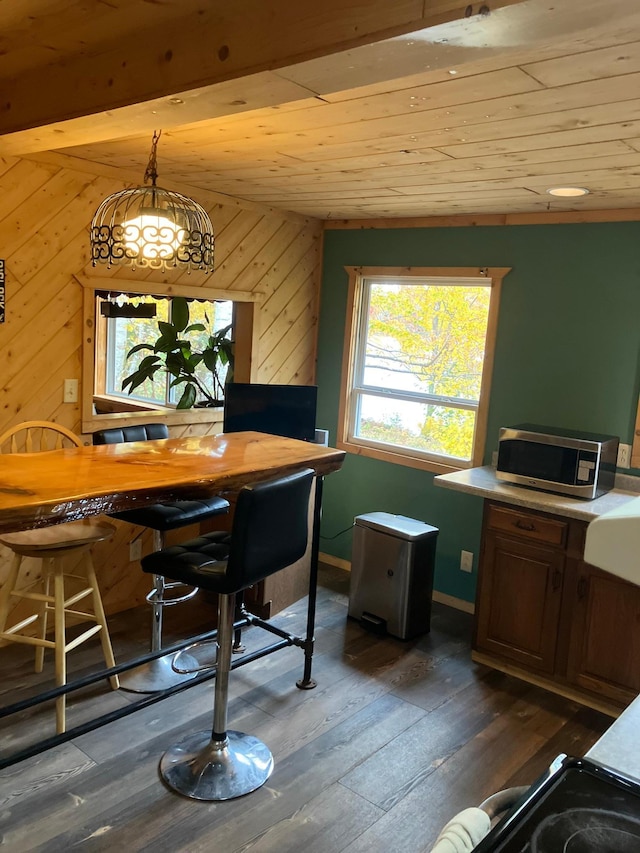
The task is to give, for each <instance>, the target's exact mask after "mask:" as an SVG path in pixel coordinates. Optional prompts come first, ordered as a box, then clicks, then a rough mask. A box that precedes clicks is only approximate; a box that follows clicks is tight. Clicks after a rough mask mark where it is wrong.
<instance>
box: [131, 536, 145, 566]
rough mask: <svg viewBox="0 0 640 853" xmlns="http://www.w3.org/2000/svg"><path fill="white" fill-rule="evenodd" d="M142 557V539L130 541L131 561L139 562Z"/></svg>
mask: <svg viewBox="0 0 640 853" xmlns="http://www.w3.org/2000/svg"><path fill="white" fill-rule="evenodd" d="M141 559H142V539H140V538H138V539H134V540H133V542H129V562H130V563H137V562H138V561H140V560H141Z"/></svg>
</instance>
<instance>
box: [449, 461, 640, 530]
mask: <svg viewBox="0 0 640 853" xmlns="http://www.w3.org/2000/svg"><path fill="white" fill-rule="evenodd" d="M433 482H434V483H435V485H436V486H442V487H443V488H445V489H453V490H454V491H457V492H464V493H465V494H468V495H478V496H479V497H482V498H490V499H492V500H496V501H502V502H503V503H508V504H513V505H515V506H522V507H526V508H527V509H537V510H540V511H541V512H550V513H553V514H555V515H564V516H568V517H569V518H577V519H579V520H581V521H593V519H594V518H597V517H598V516H599V515H602V514H603V513H604V512H609V510H612V509H615V508H616V507H619V506H621V505H622V504H623V503H626V502H627V501H629V500H631V499H632V498H636V497H638V494H639V493H640V477H631V476H628V475H618V476H616V488H615V489H612V490H611V491H610V492H607V494H606V495H602V497H600V498H595V499H594V500H592V501H585V500H580V499H579V498H569V497H564V496H563V495H554V494H551V492H540V491H538V490H537V489H527V488H525V487H524V486H512V485H511V484H509V483H503V482H501V481H499V480H497V479H496V474H495V468H492V467H491V466H489V465H486V466H485V467H483V468H468V469H467V470H465V471H456V472H454V473H453V474H439V475H437V476H436V477H434V478H433ZM618 486H619V487H618Z"/></svg>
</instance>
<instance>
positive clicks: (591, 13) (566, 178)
mask: <svg viewBox="0 0 640 853" xmlns="http://www.w3.org/2000/svg"><path fill="white" fill-rule="evenodd" d="M86 5H88V4H86V3H81V2H77V3H76V6H77V7H78V8H80V7H85V6H86ZM89 5H90V4H89ZM557 5H558V6H559V7H561V8H559V9H556V8H554V7H552V6H551V5H549V4H548V3H544V2H541V0H526V2H522V3H517V4H514V5H510V6H506V7H504V8H501V9H498V10H497V11H495V12H493V11H492V12H491V14H490V15H486V16H475V17H472V18H469V20H461V21H453V22H450V23H446V24H441V25H439V26H436V27H432V28H429V29H424V30H421V31H420V32H417V33H413V34H408V35H402V36H395V37H393V38H390V39H386V40H382V41H379V42H376V43H375V44H369V45H363V46H356V47H352V48H349V49H347V50H342V51H340V52H338V53H333V54H332V55H331V56H328V57H327V56H324V57H322V56H321V57H318V58H313V59H309V60H307V61H304V62H298V63H296V64H294V65H288V66H284V67H279V68H277V69H276V70H268V71H260V72H256V73H255V74H252V75H250V76H242V77H238V78H235V79H234V80H232V81H227V82H224V83H220V84H219V87H221V88H219V89H218V98H217V101H216V103H215V106H211V109H210V112H209V113H207V112H206V107H205V106H204V104H203V98H202V97H201V92H199V90H192V91H190V92H188V93H180V97H173V98H166V97H165V98H163V99H161V101H160V103H159V104H158V105H157V106H158V109H157V110H156V111H155V113H154V112H153V110H151V109H146V110H140V109H139V108H138V110H137V112H135V113H134V112H131V110H133V109H135V108H134V107H128V108H125V110H126V109H129V110H130V112H129V113H126V112H125V113H123V114H122V115H123V117H124V118H123V120H122V122H121V124H120V127H119V130H118V132H117V133H113V136H114V138H111V139H104V130H101V131H100V132H99V133H96V134H95V135H94V136H92V134H91V132H90V130H89V129H88V128H89V126H90V125H89V123H88V122H89V119H83V120H82V121H84V122H85V124H84V125H82V128H83V129H82V131H81V132H79V133H77V134H76V135H75V136H74V134H73V131H74V128H73V122H69V121H68V122H66V123H65V124H64V125H63V126H61V127H62V130H61V131H60V133H61V135H62V136H63V137H64V133H65V132H67V139H69V138H70V139H72V140H73V141H74V142H75V141H78V142H82V144H73V145H67V146H65V147H64V148H59V146H56V147H58V150H60V151H62V152H63V153H64V154H66V155H70V156H72V157H74V158H78V161H86V162H85V168H88V167H89V165H95V164H97V165H98V166H100V167H115V168H117V169H119V170H122V171H123V174H124V173H126V174H127V175H128V176H129V178H130V179H131V180H132V181H136V179H137V180H138V181H141V178H142V175H143V173H144V168H145V165H146V161H147V157H148V152H149V146H150V137H151V133H150V128H151V127H152V126H153V124H154V122H157V123H158V124H160V123H161V124H162V127H163V135H162V139H161V142H160V146H159V152H158V154H159V156H158V167H159V172H160V180H159V183H160V184H162V183H165V184H170V185H173V184H180V185H183V186H184V185H190V186H191V187H193V188H194V190H197V189H198V188H201V189H203V190H207V191H212V192H217V193H220V194H223V195H227V196H232V197H234V198H238V199H243V200H246V201H250V202H257V203H259V204H261V205H266V206H269V207H273V208H276V209H282V210H288V211H293V212H297V213H300V214H303V215H307V216H313V217H318V218H321V219H367V218H395V217H426V216H442V215H454V214H492V213H527V212H541V211H546V210H553V211H565V210H578V211H588V210H611V209H626V208H640V4H638V3H637V0H611V1H610V2H608V3H605V4H602V3H600V2H595V0H564V2H563V3H561V4H557ZM136 10H138V5H136ZM134 20H136V21H137V20H138V19H137V18H135V19H134ZM176 24H177V21H176V19H173V25H174V26H175V25H176ZM10 48H11V45H4V49H5V50H7V49H9V54H8V55H11V52H10ZM6 56H7V54H6V53H5V57H6ZM16 63H17V64H16V68H19V69H21V70H24V67H25V64H26V59H25V56H24V51H23V52H22V53H20V54H19V55H18V56H17V59H16ZM10 66H11V64H10V62H8V61H7V60H6V58H5V60H4V65H2V62H0V70H2V68H3V67H5V68H9V67H10ZM203 115H211V116H212V117H211V118H206V119H205V120H202V116H203ZM127 116H128V117H129V119H130V120H129V121H128V122H127V121H126V120H125V119H126V118H127ZM95 121H96V127H98V126H99V123H100V119H99V117H98V118H96V119H95ZM79 126H80V125H78V127H79ZM63 131H64V132H63ZM69 134H70V135H69ZM18 136H19V134H18ZM115 137H117V138H115ZM42 138H43V139H51V138H52V137H50V136H49V137H47V136H46V132H44V133H43V134H42ZM58 138H60V136H59V137H58ZM5 139H6V141H7V145H6V146H5V148H4V149H3V145H2V143H3V140H2V138H0V154H2V153H3V151H4V152H5V153H6V154H16V153H21V152H20V151H19V145H20V143H19V142H18V143H16V142H15V141H14V142H12V139H13V137H12V136H11V135H9V136H7V137H6V138H5ZM84 140H86V141H84ZM16 145H17V148H16ZM29 145H30V146H31V150H32V151H33V150H35V149H37V148H38V145H37V144H35V145H34V144H33V139H31V141H30V142H29ZM39 147H40V148H42V147H43V146H42V144H41V145H40V146H39ZM48 147H49V148H50V149H51V148H53V147H54V146H53V145H51V144H49V145H48ZM25 153H27V154H28V153H30V152H25ZM33 156H38V155H35V154H34V155H33ZM39 156H43V155H39ZM136 176H139V177H138V178H136ZM566 185H570V186H578V187H585V188H587V189H588V190H589V194H588V195H586V196H584V197H582V198H577V199H576V198H569V199H561V198H555V197H552V196H551V195H549V194H548V193H547V190H548V189H549V188H550V187H554V186H566Z"/></svg>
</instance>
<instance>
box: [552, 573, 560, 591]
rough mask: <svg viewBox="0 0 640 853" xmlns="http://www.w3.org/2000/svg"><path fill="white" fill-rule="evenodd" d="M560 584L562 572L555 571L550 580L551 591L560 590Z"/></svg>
mask: <svg viewBox="0 0 640 853" xmlns="http://www.w3.org/2000/svg"><path fill="white" fill-rule="evenodd" d="M561 584H562V572H561V571H560V570H559V569H556V570H555V572H554V573H553V577H552V578H551V586H552V587H553V589H560V585H561Z"/></svg>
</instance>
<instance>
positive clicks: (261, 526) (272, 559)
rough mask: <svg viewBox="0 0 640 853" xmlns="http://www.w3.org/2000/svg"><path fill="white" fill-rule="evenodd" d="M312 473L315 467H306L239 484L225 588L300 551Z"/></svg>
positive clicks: (242, 584)
mask: <svg viewBox="0 0 640 853" xmlns="http://www.w3.org/2000/svg"><path fill="white" fill-rule="evenodd" d="M313 477H314V472H313V470H311V469H305V470H304V471H298V472H297V473H295V474H290V475H289V476H285V477H281V478H279V479H277V480H271V481H269V482H265V483H255V484H253V485H251V486H245V487H244V488H243V489H241V490H240V492H239V494H238V502H237V505H236V510H235V515H234V519H233V528H232V532H231V542H232V545H231V551H230V554H229V560H228V563H227V571H226V573H225V581H224V586H225V588H226V590H228V591H234V592H235V591H239V590H241V589H246V588H247V587H249V586H251V585H252V584H254V583H258V581H261V580H264V578H266V577H268V576H269V575H272V574H274V573H275V572H278V571H280V569H284V568H286V567H287V566H290V565H291V564H292V563H295V562H296V560H299V559H300V557H302V556H303V554H304V552H305V551H306V549H307V539H308V515H309V496H310V493H311V483H312V482H313ZM220 591H221V592H222V591H223V590H220Z"/></svg>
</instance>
